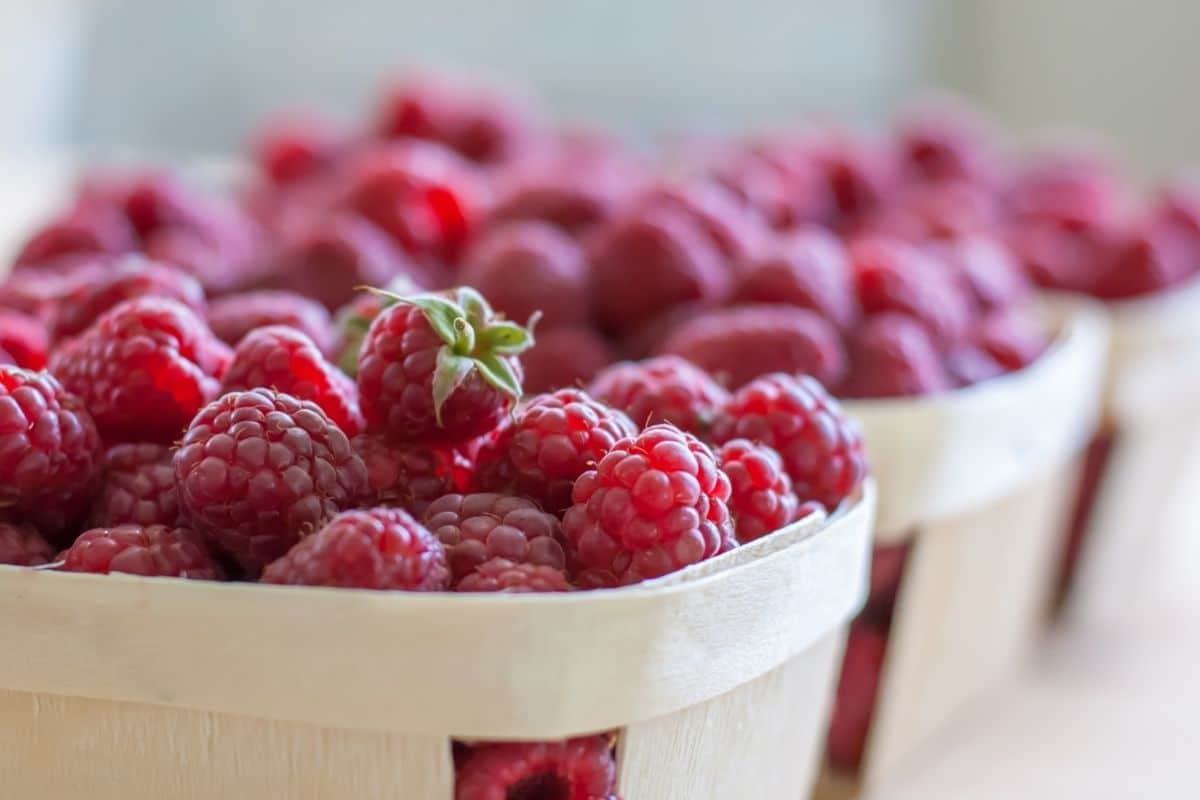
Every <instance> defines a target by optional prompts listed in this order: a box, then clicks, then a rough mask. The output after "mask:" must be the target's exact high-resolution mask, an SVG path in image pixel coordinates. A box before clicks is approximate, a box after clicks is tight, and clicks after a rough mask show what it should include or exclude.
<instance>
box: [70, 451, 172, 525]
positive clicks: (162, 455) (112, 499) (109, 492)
mask: <svg viewBox="0 0 1200 800" xmlns="http://www.w3.org/2000/svg"><path fill="white" fill-rule="evenodd" d="M174 456H175V452H174V451H173V450H172V449H171V448H170V447H168V446H166V445H161V444H153V443H151V442H140V443H137V444H118V445H116V446H114V447H110V448H109V449H108V452H107V453H106V454H105V456H104V479H103V482H102V483H101V485H100V492H99V494H98V495H97V496H96V499H95V500H94V501H93V503H92V514H91V517H90V518H89V520H90V523H91V525H92V527H93V528H108V527H112V526H113V525H124V524H127V523H128V524H134V525H170V526H174V525H175V524H176V523H178V522H179V493H178V492H177V491H176V488H175V467H174V463H173V459H174Z"/></svg>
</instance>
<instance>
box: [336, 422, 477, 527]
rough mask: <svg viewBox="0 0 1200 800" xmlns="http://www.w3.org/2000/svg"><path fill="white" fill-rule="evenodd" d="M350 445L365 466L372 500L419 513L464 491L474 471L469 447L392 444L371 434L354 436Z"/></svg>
mask: <svg viewBox="0 0 1200 800" xmlns="http://www.w3.org/2000/svg"><path fill="white" fill-rule="evenodd" d="M351 445H352V446H353V447H354V451H355V452H356V453H358V455H359V456H360V457H361V458H362V460H363V463H364V464H366V466H367V481H368V483H369V484H370V495H369V496H370V499H371V502H372V503H374V504H375V505H381V506H399V507H401V508H403V509H405V510H406V511H409V512H410V513H412V514H416V515H418V516H420V515H421V514H423V513H424V512H425V509H426V508H428V506H429V504H430V503H431V502H433V501H434V500H436V499H437V498H439V497H441V496H442V495H445V494H453V493H455V492H464V491H466V490H467V488H468V486H469V485H470V483H471V476H472V474H473V473H474V470H475V464H474V461H473V459H472V457H471V455H470V453H469V448H464V447H459V446H448V445H446V446H439V445H428V444H419V443H418V444H393V443H391V442H389V441H388V440H387V439H386V438H384V437H381V436H374V435H372V434H363V435H362V436H357V437H355V438H354V440H353V441H352V442H351Z"/></svg>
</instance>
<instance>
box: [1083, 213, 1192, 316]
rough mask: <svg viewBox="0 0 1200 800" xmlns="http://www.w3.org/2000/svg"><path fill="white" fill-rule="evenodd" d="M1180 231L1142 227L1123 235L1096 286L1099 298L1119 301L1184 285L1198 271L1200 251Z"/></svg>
mask: <svg viewBox="0 0 1200 800" xmlns="http://www.w3.org/2000/svg"><path fill="white" fill-rule="evenodd" d="M1192 244H1193V243H1192V242H1190V241H1189V240H1188V239H1187V238H1185V237H1184V236H1181V235H1180V234H1179V232H1178V231H1177V230H1174V229H1171V228H1168V227H1157V228H1154V227H1150V226H1148V225H1144V224H1143V225H1141V226H1138V227H1135V228H1134V230H1132V231H1130V232H1128V233H1127V234H1124V235H1122V236H1120V237H1119V238H1118V239H1117V240H1116V241H1115V243H1114V247H1113V248H1112V249H1111V250H1110V253H1109V258H1108V260H1107V261H1106V262H1105V263H1103V264H1101V265H1099V269H1097V270H1096V273H1097V274H1096V277H1095V279H1094V282H1093V285H1092V291H1093V293H1094V294H1095V295H1096V296H1097V297H1101V298H1104V299H1107V300H1119V299H1123V298H1128V297H1139V296H1143V295H1148V294H1153V293H1155V292H1159V291H1162V290H1163V289H1167V288H1170V287H1172V286H1175V285H1177V284H1179V283H1182V282H1183V281H1184V280H1185V279H1186V278H1187V277H1188V276H1189V275H1191V274H1192V273H1193V272H1194V271H1195V269H1196V266H1197V265H1196V261H1195V259H1196V258H1197V251H1196V250H1195V249H1194V248H1193V247H1192V246H1191V245H1192Z"/></svg>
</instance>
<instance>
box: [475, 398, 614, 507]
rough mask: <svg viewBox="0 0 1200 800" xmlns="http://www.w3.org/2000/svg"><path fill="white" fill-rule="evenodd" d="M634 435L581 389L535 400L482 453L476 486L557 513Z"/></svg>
mask: <svg viewBox="0 0 1200 800" xmlns="http://www.w3.org/2000/svg"><path fill="white" fill-rule="evenodd" d="M636 431H637V428H636V427H635V426H634V424H633V423H632V422H631V421H630V420H629V418H628V417H627V416H625V414H624V413H622V412H621V411H618V410H617V409H615V408H609V407H608V406H606V405H604V404H602V403H597V402H596V401H595V400H593V399H592V398H591V397H589V396H588V395H587V394H586V393H584V392H582V391H580V390H579V389H559V390H557V391H555V392H552V393H551V394H544V395H538V396H537V397H534V398H533V399H532V400H530V401H529V402H528V403H527V404H525V406H524V407H523V408H521V410H520V411H519V412H518V413H517V417H516V418H515V419H514V420H513V422H512V423H511V424H509V425H506V426H505V427H503V428H501V429H500V430H499V431H497V432H496V433H495V434H493V435H492V437H491V438H490V439H489V440H488V441H487V442H486V443H485V444H484V446H483V447H482V448H481V449H480V452H479V463H478V472H477V475H476V479H477V480H476V482H477V484H478V485H479V486H480V487H481V488H483V489H484V490H486V491H514V492H515V493H517V494H520V495H523V496H525V497H531V498H533V499H535V500H537V501H538V502H539V503H541V504H542V507H543V508H545V509H546V510H547V511H552V512H554V513H558V512H560V511H562V510H563V509H564V508H566V507H567V506H569V505H570V504H571V487H572V485H573V484H574V483H575V479H576V478H578V477H579V476H580V475H582V474H583V472H584V471H585V470H587V469H588V468H589V467H591V466H592V465H594V464H595V463H596V462H597V461H599V460H600V459H601V458H603V457H604V455H605V454H606V453H608V452H609V450H611V449H612V447H613V445H614V444H616V443H617V441H618V440H620V439H623V438H625V437H628V436H632V435H634V433H636Z"/></svg>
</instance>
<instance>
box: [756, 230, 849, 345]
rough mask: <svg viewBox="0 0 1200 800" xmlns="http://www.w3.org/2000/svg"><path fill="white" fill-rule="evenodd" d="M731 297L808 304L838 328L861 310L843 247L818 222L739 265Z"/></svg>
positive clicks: (758, 301)
mask: <svg viewBox="0 0 1200 800" xmlns="http://www.w3.org/2000/svg"><path fill="white" fill-rule="evenodd" d="M734 298H735V300H737V301H739V302H742V303H787V304H789V305H794V306H799V307H801V308H807V309H810V310H812V311H815V312H816V313H818V314H820V315H821V316H822V317H824V318H825V319H827V320H829V321H830V322H832V323H834V324H835V325H837V326H838V327H839V328H842V329H845V328H848V327H849V326H850V325H851V324H852V323H853V322H854V321H855V320H856V319H857V318H858V313H859V312H858V300H857V299H856V298H855V296H854V282H853V279H852V277H851V273H850V260H849V258H848V256H847V255H846V249H845V248H844V247H843V246H842V244H841V242H840V241H838V239H837V237H835V236H833V235H832V234H830V233H828V232H826V231H824V230H822V229H819V228H808V229H804V230H801V231H798V232H796V233H794V234H791V235H789V236H786V237H780V238H778V239H776V240H775V241H774V242H772V244H771V245H770V246H769V247H768V248H767V249H766V250H765V251H764V252H763V253H762V254H760V255H759V256H758V257H757V258H754V259H751V260H750V261H749V262H748V263H746V264H745V265H743V267H742V274H741V279H740V282H739V283H738V286H737V289H736V291H735V292H734Z"/></svg>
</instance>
